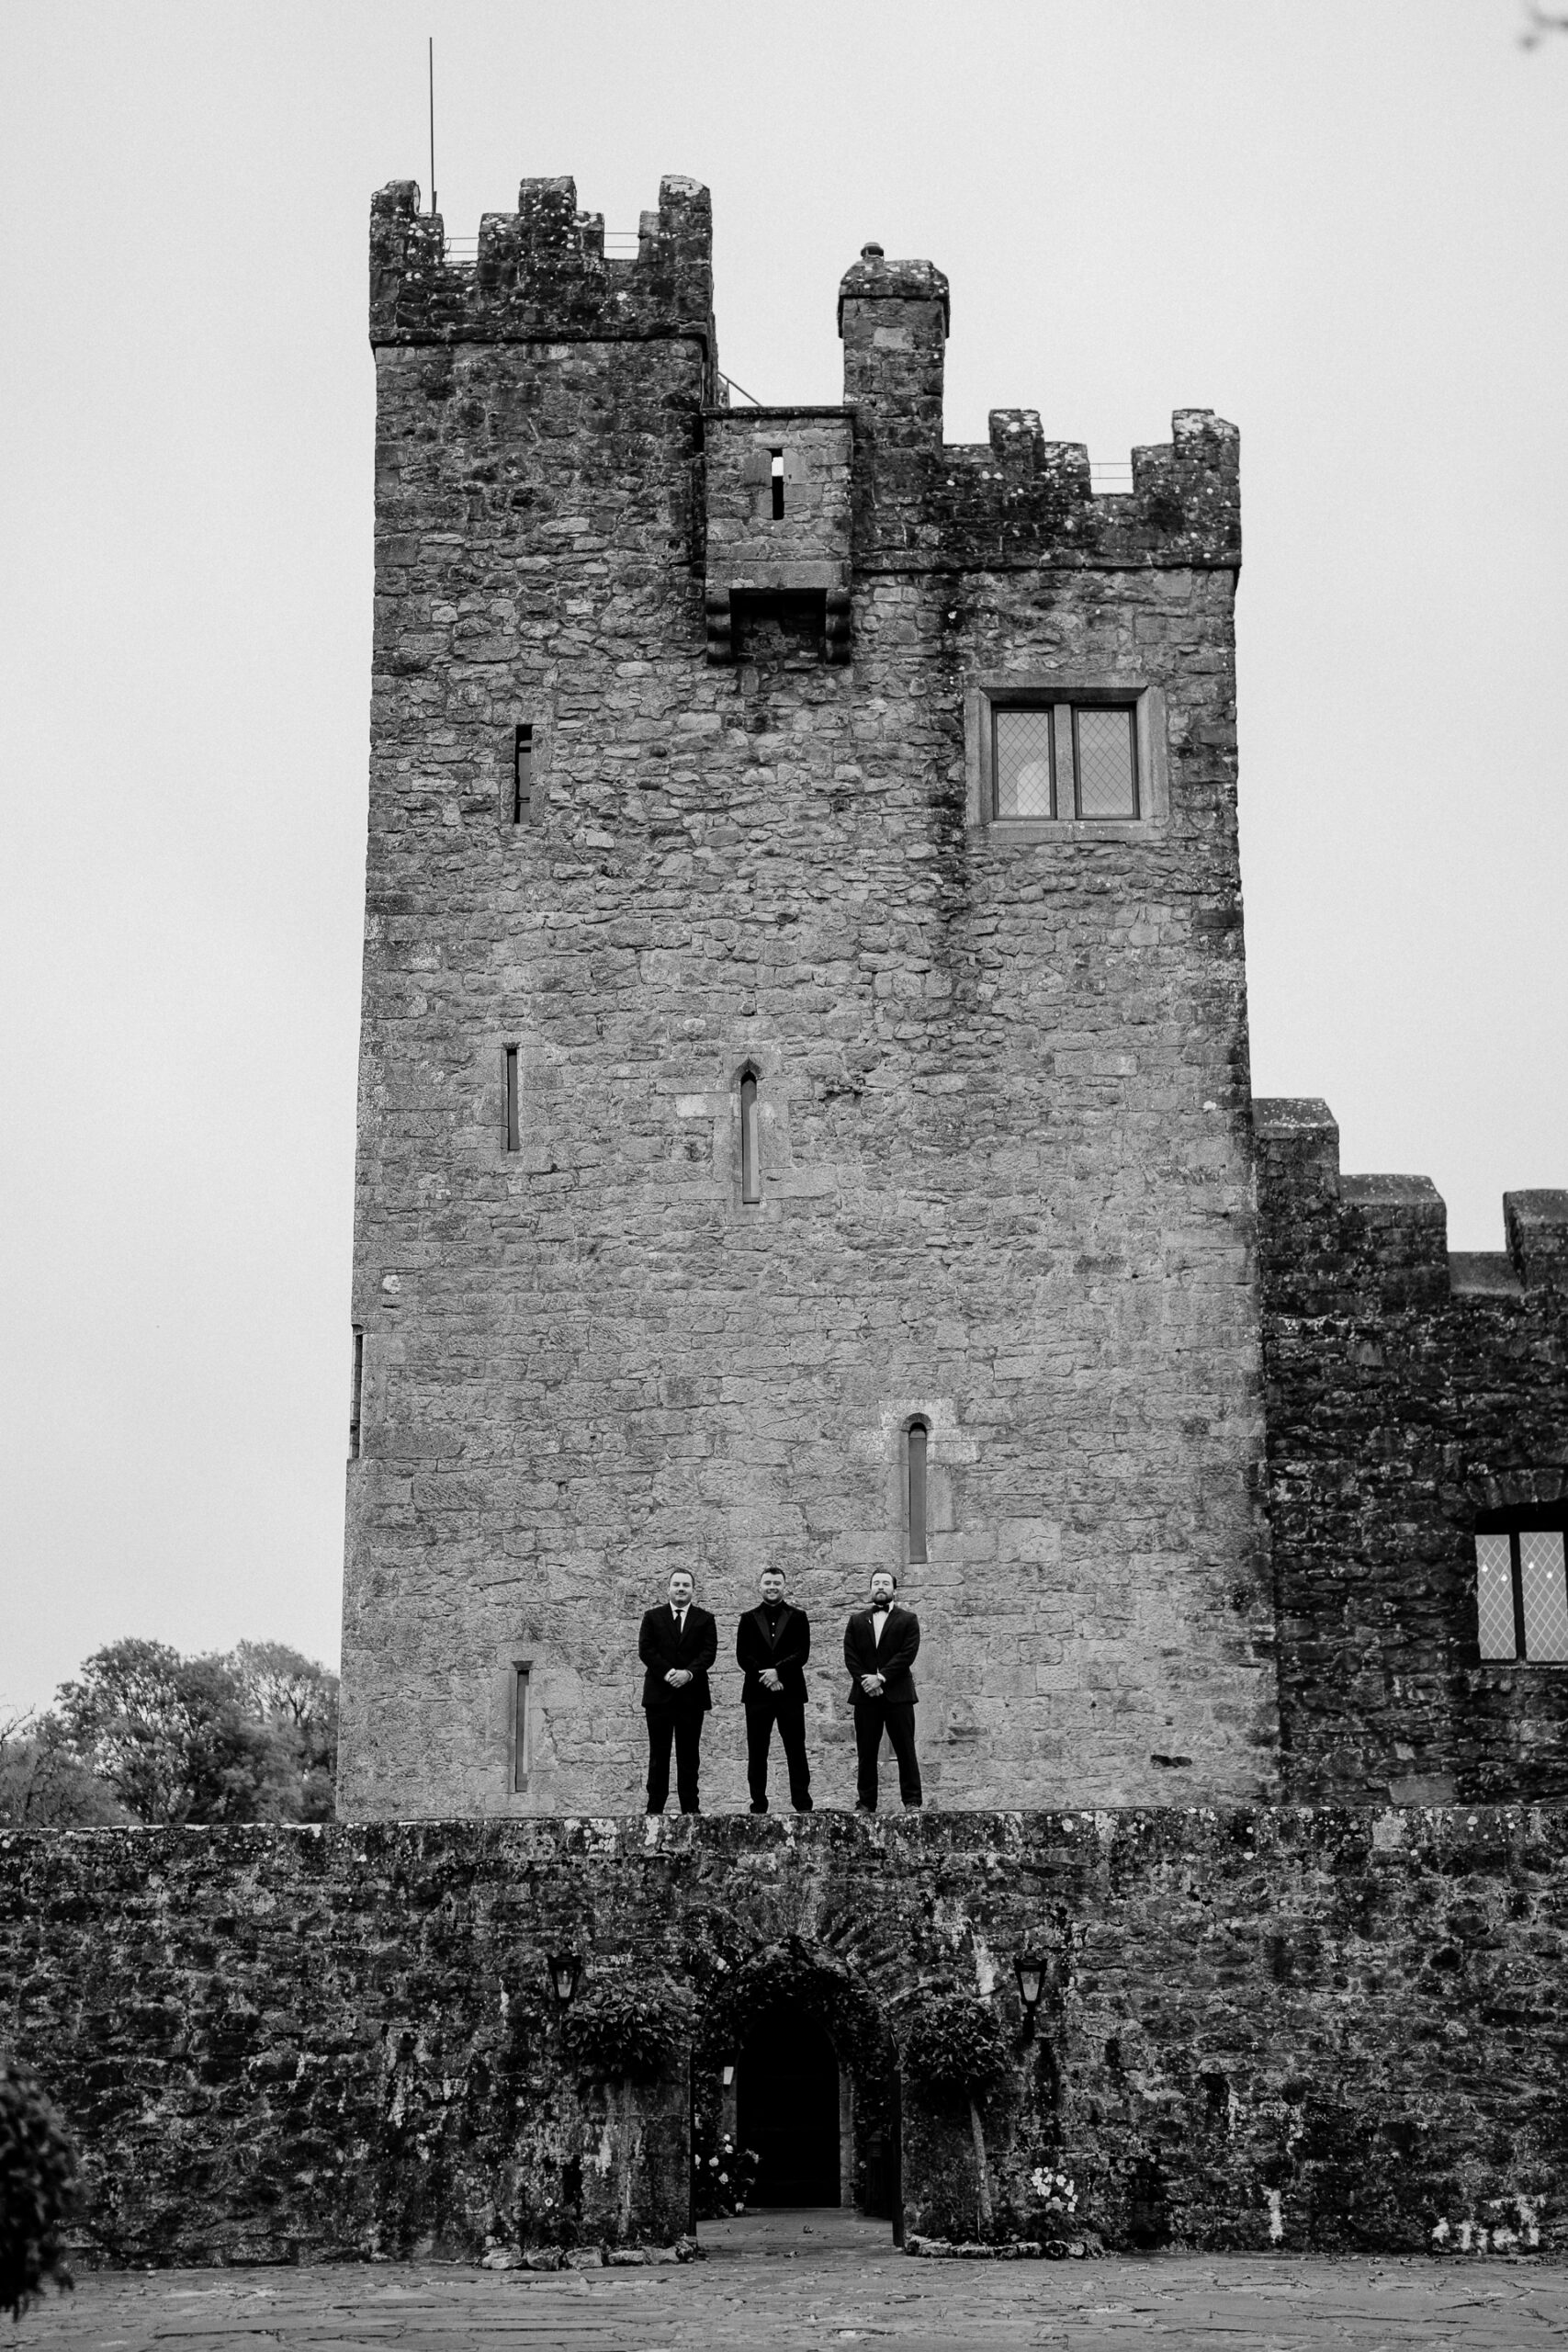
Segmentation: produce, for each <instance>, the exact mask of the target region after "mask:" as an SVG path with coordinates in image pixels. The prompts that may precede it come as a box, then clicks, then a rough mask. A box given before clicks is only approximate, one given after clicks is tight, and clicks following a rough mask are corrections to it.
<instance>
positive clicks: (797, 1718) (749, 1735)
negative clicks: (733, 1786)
mask: <svg viewBox="0 0 1568 2352" xmlns="http://www.w3.org/2000/svg"><path fill="white" fill-rule="evenodd" d="M775 1723H776V1724H777V1725H778V1727H779V1737H780V1739H781V1740H782V1741H783V1742H784V1762H785V1763H786V1764H787V1765H788V1766H789V1801H790V1803H791V1804H792V1805H794V1807H795V1811H796V1813H806V1812H807V1811H809V1809H810V1805H811V1767H810V1765H809V1764H808V1763H807V1760H806V1702H805V1700H804V1699H784V1698H775V1697H774V1696H773V1692H772V1691H769V1692H767V1693H766V1694H765V1695H764V1696H763V1697H762V1698H761V1699H748V1700H747V1702H746V1779H747V1782H748V1785H749V1786H750V1791H751V1802H752V1804H767V1802H768V1747H769V1743H770V1742H771V1740H772V1738H773V1725H774V1724H775Z"/></svg>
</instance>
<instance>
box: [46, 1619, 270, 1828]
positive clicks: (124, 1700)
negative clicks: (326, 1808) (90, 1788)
mask: <svg viewBox="0 0 1568 2352" xmlns="http://www.w3.org/2000/svg"><path fill="white" fill-rule="evenodd" d="M59 1720H60V1723H61V1724H62V1731H63V1735H64V1737H65V1740H66V1742H67V1744H68V1746H69V1747H70V1749H71V1751H72V1752H73V1754H74V1755H75V1756H76V1757H77V1758H79V1759H80V1761H81V1762H82V1763H84V1764H85V1766H86V1767H87V1769H88V1770H90V1771H93V1772H96V1774H97V1775H98V1777H99V1779H100V1780H104V1781H107V1782H108V1784H109V1786H110V1788H111V1789H113V1791H114V1792H115V1794H116V1795H117V1796H118V1798H119V1801H120V1803H121V1804H124V1805H125V1806H127V1807H128V1808H129V1810H130V1812H131V1813H132V1814H134V1815H135V1816H136V1818H137V1819H138V1820H139V1821H144V1822H150V1823H164V1822H185V1821H199V1822H215V1821H267V1820H277V1819H279V1818H281V1817H286V1815H287V1811H288V1806H287V1795H288V1790H287V1783H288V1762H289V1759H288V1757H287V1755H286V1754H285V1753H284V1752H282V1750H281V1747H280V1743H278V1742H277V1741H276V1740H275V1739H274V1737H273V1736H271V1733H270V1731H269V1728H268V1726H267V1725H266V1724H265V1723H263V1722H260V1721H258V1720H257V1719H256V1718H255V1717H254V1715H252V1714H251V1713H249V1712H248V1711H247V1709H246V1707H245V1703H244V1698H243V1692H242V1691H241V1689H240V1685H239V1683H238V1682H237V1680H236V1679H235V1678H234V1676H233V1674H232V1673H231V1671H230V1669H229V1668H228V1667H227V1666H226V1665H225V1664H224V1662H223V1661H222V1659H220V1658H215V1657H196V1658H186V1657H181V1656H180V1654H179V1652H178V1651H177V1650H174V1649H170V1648H169V1647H168V1646H167V1645H166V1644H164V1643H163V1642H140V1641H124V1642H111V1643H110V1644H109V1645H108V1646H107V1649H101V1650H96V1651H95V1652H94V1654H93V1656H92V1657H90V1658H88V1659H87V1660H86V1661H85V1665H84V1666H83V1668H82V1672H81V1678H80V1679H79V1680H77V1681H75V1682H64V1683H62V1685H61V1687H60V1691H59Z"/></svg>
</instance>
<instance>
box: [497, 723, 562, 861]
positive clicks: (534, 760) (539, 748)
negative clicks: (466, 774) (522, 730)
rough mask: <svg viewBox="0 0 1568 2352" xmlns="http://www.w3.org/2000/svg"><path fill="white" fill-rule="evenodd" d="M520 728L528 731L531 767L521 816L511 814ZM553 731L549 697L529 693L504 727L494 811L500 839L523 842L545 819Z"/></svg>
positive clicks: (498, 763)
mask: <svg viewBox="0 0 1568 2352" xmlns="http://www.w3.org/2000/svg"><path fill="white" fill-rule="evenodd" d="M519 727H526V728H527V729H529V730H530V734H529V748H530V752H531V753H532V757H531V760H530V763H529V765H530V768H531V770H532V774H531V776H530V784H531V786H532V790H531V792H530V794H529V799H528V806H527V808H526V809H525V811H524V813H523V815H522V817H521V818H520V819H519V818H517V817H514V816H513V803H514V797H515V794H516V779H517V771H516V744H517V730H518V729H519ZM554 733H555V709H554V705H553V703H552V702H551V700H550V698H549V697H548V696H547V695H531V696H530V697H529V699H528V701H527V702H526V703H525V704H520V705H519V707H518V708H517V709H516V710H515V711H514V712H513V715H512V717H511V718H510V720H509V721H508V722H507V723H506V725H505V726H504V729H503V730H502V745H501V756H500V758H499V760H498V762H497V767H498V769H499V780H500V790H499V792H498V794H497V802H498V806H497V810H496V814H497V817H498V819H499V820H500V828H501V837H502V841H503V842H523V841H526V839H527V838H528V835H529V834H530V833H534V832H536V831H538V830H539V828H540V826H541V825H542V824H543V823H544V821H545V817H546V813H547V802H548V797H549V793H548V778H549V755H550V751H551V748H552V739H553V736H554Z"/></svg>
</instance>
